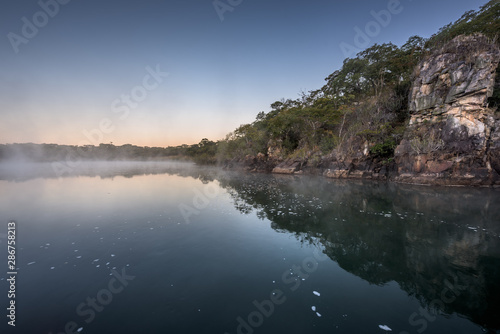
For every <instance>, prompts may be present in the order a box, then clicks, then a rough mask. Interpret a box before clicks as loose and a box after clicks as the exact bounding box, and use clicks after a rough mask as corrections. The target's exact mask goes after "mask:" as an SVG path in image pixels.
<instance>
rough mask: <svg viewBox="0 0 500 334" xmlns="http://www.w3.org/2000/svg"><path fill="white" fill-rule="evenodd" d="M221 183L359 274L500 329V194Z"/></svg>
mask: <svg viewBox="0 0 500 334" xmlns="http://www.w3.org/2000/svg"><path fill="white" fill-rule="evenodd" d="M262 179H265V182H262ZM221 185H222V186H223V187H226V188H227V189H230V193H231V194H232V196H233V197H234V202H235V206H236V207H237V208H238V209H239V210H240V211H241V212H242V213H247V212H249V211H251V210H257V211H258V214H259V216H260V217H262V218H267V219H269V220H270V221H271V222H272V227H273V228H274V229H276V230H277V231H287V232H291V233H294V234H296V236H297V237H298V238H299V239H301V240H302V241H304V242H309V241H312V240H313V238H314V239H317V240H320V242H321V244H322V245H323V246H324V248H325V252H326V254H327V255H328V256H329V257H330V258H331V259H332V260H334V261H336V262H337V263H338V264H339V265H340V266H341V267H342V268H343V269H345V270H347V271H349V272H351V273H353V274H355V275H356V276H358V277H361V278H363V279H365V280H366V281H368V282H370V283H373V284H377V285H383V284H385V283H388V282H390V281H396V282H397V283H398V284H399V285H400V287H401V289H403V290H405V291H406V292H407V293H408V294H409V295H411V296H414V297H415V298H417V299H418V300H419V301H420V302H421V304H422V305H423V306H424V307H426V308H427V309H429V310H430V311H431V312H432V313H431V314H433V313H435V312H442V313H445V314H452V313H455V312H456V313H458V314H460V315H462V316H465V317H467V318H469V319H470V320H471V321H473V322H475V323H476V324H478V325H481V326H483V327H484V328H486V329H489V330H490V331H495V330H498V329H499V328H500V319H499V318H498V314H499V312H500V288H499V286H498V282H500V224H499V223H500V220H499V217H500V206H499V205H498V203H500V192H499V191H495V190H492V189H464V188H429V187H417V186H408V185H396V184H385V183H372V182H370V183H363V182H355V181H354V182H353V181H345V182H343V181H330V180H325V179H322V178H307V177H300V178H296V177H275V176H255V175H246V176H245V177H243V178H242V177H238V178H225V179H224V180H223V181H221ZM429 316H430V317H431V318H432V315H429ZM410 321H411V320H410ZM413 321H414V322H415V324H416V326H417V328H418V321H419V318H418V317H414V319H413Z"/></svg>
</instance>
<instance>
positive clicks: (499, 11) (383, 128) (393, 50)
mask: <svg viewBox="0 0 500 334" xmlns="http://www.w3.org/2000/svg"><path fill="white" fill-rule="evenodd" d="M499 17H500V4H499V3H498V1H490V2H488V3H487V4H486V5H484V6H483V7H482V8H481V9H480V10H478V11H469V12H467V13H465V14H464V15H463V16H462V17H461V18H460V19H459V20H457V21H456V22H454V23H450V24H449V25H447V26H445V27H443V28H442V29H441V30H440V31H439V32H437V33H436V34H435V35H433V36H432V37H431V38H429V39H424V38H422V37H419V36H411V37H409V39H408V41H407V42H406V43H405V44H404V45H402V46H401V47H398V46H396V45H394V44H392V43H386V44H381V45H379V44H375V45H373V46H372V47H370V48H368V49H366V50H364V51H362V52H360V53H358V54H357V56H356V57H355V58H348V59H345V60H344V63H343V66H342V68H340V69H338V70H336V71H335V72H333V73H332V74H330V75H329V76H328V77H327V78H326V79H325V80H326V84H325V85H324V86H323V87H321V88H320V89H317V90H314V91H310V92H308V93H303V94H302V96H300V98H298V99H282V100H280V101H276V102H274V103H273V104H272V105H271V110H270V111H269V112H267V113H265V112H260V113H259V114H258V115H257V117H256V120H255V121H254V122H253V123H251V124H245V125H241V126H240V127H239V128H237V129H236V130H234V131H233V132H231V133H230V134H229V135H228V136H227V137H226V139H225V140H222V141H220V142H219V143H218V146H219V149H218V156H217V157H218V160H219V162H224V161H229V160H232V159H235V158H236V159H238V158H241V159H242V158H244V157H245V156H247V155H251V156H256V155H257V154H259V153H261V154H264V155H265V156H268V155H271V156H274V157H276V158H278V159H287V158H303V159H304V158H308V160H310V161H312V162H313V163H314V162H319V161H320V160H321V156H324V155H326V154H330V153H331V152H332V150H334V149H335V150H336V153H337V154H345V155H347V154H349V153H350V151H352V150H353V149H356V148H357V147H356V146H357V145H358V143H357V142H358V141H363V142H364V141H365V140H366V139H369V141H370V143H371V144H372V145H371V147H370V150H371V153H372V154H374V155H380V156H386V157H388V158H390V157H391V156H392V155H393V152H394V148H395V147H396V145H397V143H398V142H399V141H400V140H401V139H402V136H403V132H404V130H405V127H406V125H407V122H408V120H409V116H410V113H409V109H408V105H409V101H408V98H409V95H410V88H411V84H412V78H413V74H414V71H415V67H416V66H417V64H418V63H419V62H420V61H421V60H422V59H423V58H424V57H426V56H427V55H429V54H430V53H431V52H432V51H433V50H435V49H437V48H439V47H441V46H443V45H444V44H445V43H446V42H448V41H450V40H452V39H453V38H454V37H456V36H458V35H463V34H472V33H476V32H480V33H482V34H484V35H486V36H487V37H489V38H490V39H491V40H493V39H495V38H496V37H497V35H498V34H499V32H500V19H499ZM496 42H497V43H498V40H496ZM495 94H496V100H493V99H492V103H498V100H499V99H500V96H499V95H498V94H499V91H498V90H497V91H496V92H495Z"/></svg>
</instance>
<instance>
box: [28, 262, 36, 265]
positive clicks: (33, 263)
mask: <svg viewBox="0 0 500 334" xmlns="http://www.w3.org/2000/svg"><path fill="white" fill-rule="evenodd" d="M35 263H36V262H35V261H33V262H30V263H28V266H31V265H32V264H35Z"/></svg>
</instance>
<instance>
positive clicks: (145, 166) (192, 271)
mask: <svg viewBox="0 0 500 334" xmlns="http://www.w3.org/2000/svg"><path fill="white" fill-rule="evenodd" d="M12 181H14V182H12ZM0 191H1V193H2V194H1V195H2V196H1V199H0V213H1V216H0V219H1V220H2V221H3V222H4V223H6V222H8V221H10V220H13V221H16V223H17V226H18V227H17V235H18V254H17V260H18V263H17V267H18V268H17V271H18V282H17V284H18V285H17V288H18V291H19V294H18V296H17V300H16V301H17V302H18V305H19V308H18V312H19V314H22V318H21V317H20V318H19V321H18V327H17V328H16V330H17V331H19V332H22V333H36V332H37V333H38V332H41V333H50V332H52V333H59V332H64V327H65V326H66V325H67V324H68V323H70V322H74V323H75V324H76V325H77V327H75V329H78V328H82V333H106V332H110V333H115V332H119V333H138V332H148V333H149V332H150V333H155V332H179V333H196V332H206V333H221V334H222V333H226V332H227V333H237V332H238V328H239V326H243V327H241V328H244V327H245V328H250V329H251V330H253V331H254V332H255V333H280V332H286V333H325V332H335V333H370V332H377V331H379V332H382V331H384V328H386V329H387V328H390V329H392V332H394V333H401V332H409V333H417V332H418V331H419V330H422V329H423V328H424V327H425V333H464V334H465V333H467V334H469V333H484V332H485V331H486V332H488V331H489V332H490V333H495V332H497V331H498V330H499V329H500V323H499V321H498V319H497V315H498V313H499V311H500V307H499V306H500V293H499V291H498V289H497V288H496V286H497V282H498V281H500V276H499V274H498V270H497V268H498V267H499V266H500V220H499V217H500V207H499V206H498V203H500V192H499V191H498V190H495V189H471V188H440V187H439V188H436V187H418V186H409V185H397V184H390V183H377V182H361V181H359V182H358V181H338V180H328V179H325V178H321V177H308V176H301V177H294V176H279V175H267V174H242V173H238V172H227V171H222V170H220V169H217V168H204V167H199V166H196V165H194V164H192V163H185V162H159V161H149V162H139V161H111V162H108V161H106V162H104V161H96V162H82V163H81V164H80V165H79V166H78V167H77V168H74V171H73V174H68V175H65V176H64V177H57V176H56V175H54V173H53V170H52V167H51V163H32V164H27V163H11V164H10V165H9V164H4V163H2V164H0ZM0 233H4V231H0ZM0 236H1V235H0ZM4 241H5V239H2V238H0V243H2V244H3V243H4ZM122 270H124V272H125V273H126V275H129V276H130V277H132V276H133V277H134V278H133V279H130V280H129V281H127V285H126V286H124V289H123V290H122V291H121V292H120V293H116V294H111V296H112V298H111V299H110V300H109V302H108V300H107V299H106V296H107V295H106V296H104V294H105V293H106V292H105V290H109V282H110V280H111V279H112V278H115V277H116V272H118V273H121V272H122ZM6 278H7V277H6V276H5V275H4V274H0V287H2V289H3V288H5V287H6V284H5V283H6V282H5V280H6ZM276 290H279V291H281V292H282V295H279V294H278V295H279V296H280V298H281V299H279V301H283V302H282V303H279V304H278V303H275V304H273V311H272V312H270V313H271V314H269V316H265V315H262V321H261V323H260V324H259V325H258V326H254V325H255V324H256V323H257V322H256V321H254V320H255V319H257V320H258V319H260V318H258V317H257V316H256V313H255V312H262V310H261V311H259V308H257V307H256V306H255V305H256V304H259V305H267V307H268V308H267V309H268V310H269V309H270V308H269V304H266V303H265V301H270V300H271V299H272V296H273V293H276ZM103 291H104V292H103ZM97 296H100V297H101V299H99V298H97ZM103 296H104V297H103ZM275 296H277V295H275ZM2 298H6V297H5V296H4V297H2ZM87 298H95V299H96V300H97V303H98V305H99V306H102V309H100V308H99V309H100V311H96V310H95V309H94V308H93V307H92V306H91V305H89V304H88V303H87ZM283 299H284V300H283ZM99 300H101V303H100V302H99ZM262 303H264V304H262ZM79 307H80V308H79ZM422 310H424V311H425V312H428V313H423V311H422ZM252 314H253V315H254V316H255V319H254V318H252V317H251V316H250V315H252ZM261 314H262V313H261ZM92 315H93V316H92ZM291 315H293V316H291ZM426 316H427V317H426ZM238 319H241V320H238ZM252 319H253V320H252ZM410 319H411V320H410ZM429 319H432V320H429ZM242 321H243V322H244V325H241V324H242V323H243V322H242ZM0 326H4V324H1V325H0ZM247 326H249V327H247ZM0 328H2V332H3V328H4V327H0ZM5 328H6V332H7V333H10V332H11V331H9V330H10V328H7V327H5ZM241 330H243V331H245V330H244V329H241Z"/></svg>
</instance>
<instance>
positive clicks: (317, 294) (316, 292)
mask: <svg viewBox="0 0 500 334" xmlns="http://www.w3.org/2000/svg"><path fill="white" fill-rule="evenodd" d="M313 293H314V294H315V295H316V296H318V297H319V296H321V294H320V293H319V292H318V291H313Z"/></svg>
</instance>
